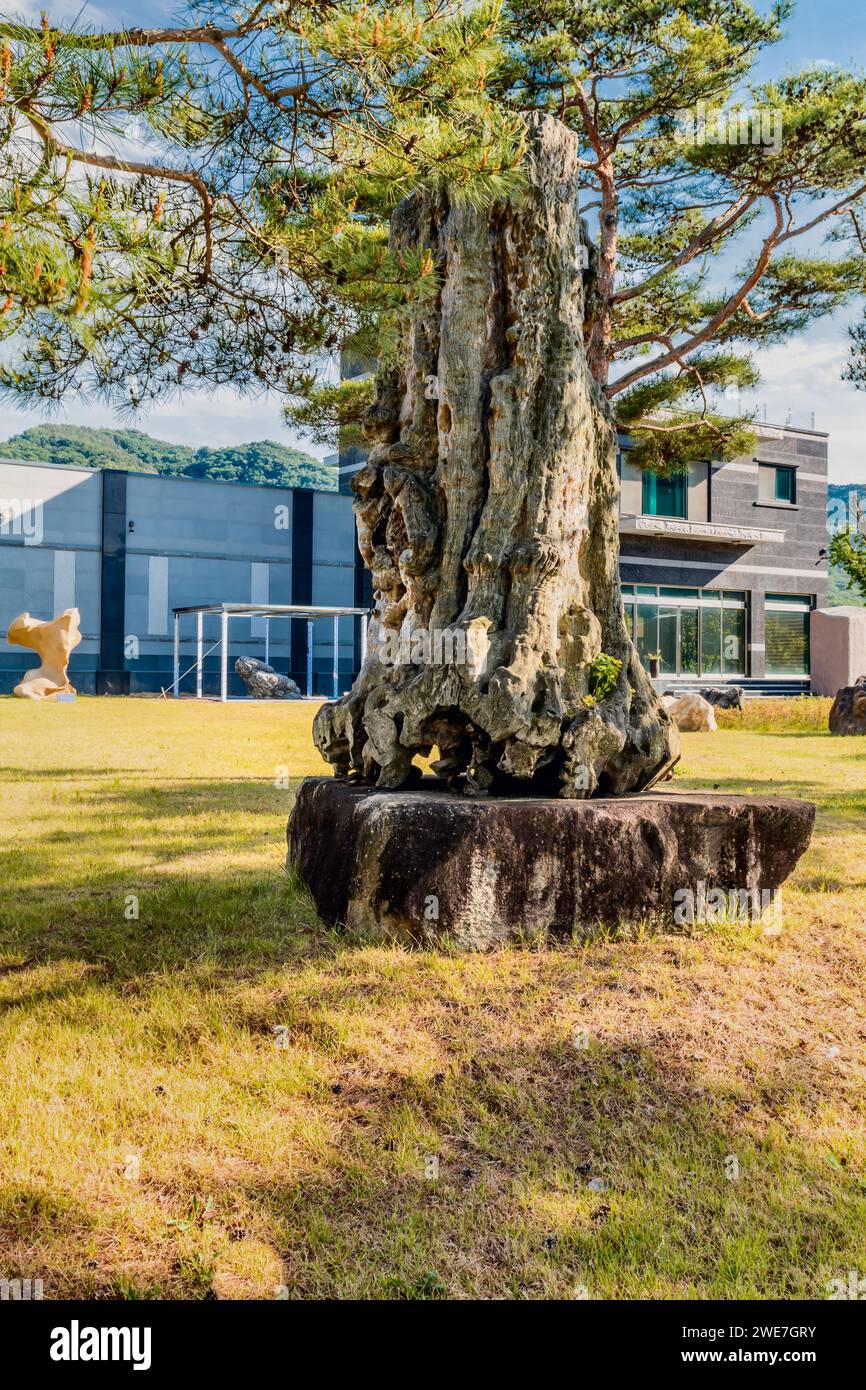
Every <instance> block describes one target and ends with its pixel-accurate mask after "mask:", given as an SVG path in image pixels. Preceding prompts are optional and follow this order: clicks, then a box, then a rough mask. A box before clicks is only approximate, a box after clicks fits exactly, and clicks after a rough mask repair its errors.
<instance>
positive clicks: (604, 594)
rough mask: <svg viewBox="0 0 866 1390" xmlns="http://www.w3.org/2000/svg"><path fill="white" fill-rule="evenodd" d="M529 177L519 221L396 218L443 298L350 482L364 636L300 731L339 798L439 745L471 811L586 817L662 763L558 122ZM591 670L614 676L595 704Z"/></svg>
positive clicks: (391, 385)
mask: <svg viewBox="0 0 866 1390" xmlns="http://www.w3.org/2000/svg"><path fill="white" fill-rule="evenodd" d="M526 173H527V187H526V192H525V194H524V196H522V197H521V198H520V199H519V200H515V201H514V202H512V203H508V204H500V205H497V206H495V207H493V208H492V209H486V210H484V211H483V212H479V211H478V210H476V209H473V208H470V207H468V206H466V205H465V204H457V203H451V202H449V200H448V199H447V197H446V196H445V195H444V194H440V195H425V196H420V195H416V196H413V197H412V198H409V199H407V200H405V201H404V202H403V203H401V204H400V205H399V207H398V208H397V209H396V211H395V213H394V216H393V218H392V229H391V238H392V244H393V245H394V246H395V247H396V248H398V249H400V248H409V247H413V248H424V247H426V248H429V249H430V250H431V251H432V253H433V256H434V259H435V262H436V266H437V270H438V273H439V283H440V291H439V293H438V295H437V297H436V298H435V300H431V301H430V302H429V303H428V304H427V305H426V306H425V308H424V310H423V312H421V313H420V314H419V315H418V316H417V317H416V318H415V319H414V320H413V321H412V322H411V323H410V324H408V325H407V327H406V330H405V342H404V344H403V352H402V354H401V365H400V367H399V369H397V370H388V371H384V370H383V371H380V372H379V374H378V376H377V381H376V400H375V404H374V406H373V407H372V409H371V411H370V413H369V417H368V420H367V423H366V432H367V436H368V439H369V441H370V452H369V456H368V460H367V463H366V465H365V466H364V468H363V469H362V470H361V471H360V472H359V473H358V474H356V475H355V478H354V479H353V486H354V489H355V493H356V500H355V504H354V505H355V512H356V515H357V521H358V538H359V544H360V548H361V553H362V555H363V557H364V560H365V562H366V564H367V565H368V567H369V568H370V570H371V571H372V575H373V585H374V592H375V617H374V619H373V621H372V623H371V629H370V634H369V637H370V640H369V644H368V656H367V660H366V663H365V665H364V668H363V670H362V671H361V673H360V675H359V677H358V679H357V681H356V682H355V685H354V687H353V689H352V691H351V692H350V693H349V694H348V695H347V696H345V697H344V698H343V699H342V700H340V701H338V702H337V703H336V704H332V705H326V706H323V708H322V709H321V710H320V711H319V714H318V716H317V718H316V721H315V726H314V737H315V740H316V744H317V746H318V747H319V749H320V750H321V752H322V753H323V755H324V756H325V757H326V758H327V759H328V761H329V762H331V763H333V764H334V765H335V767H336V770H337V774H338V775H339V776H360V777H363V778H364V779H367V780H371V781H374V782H375V783H376V784H377V785H378V786H380V787H389V788H397V787H401V786H404V785H406V784H407V783H408V782H411V781H413V780H415V778H416V776H417V774H418V769H417V767H416V766H414V765H413V761H412V760H413V758H414V757H415V756H416V755H418V754H424V755H426V754H428V753H429V752H430V750H431V749H432V748H433V747H434V745H435V746H436V747H437V748H438V750H439V757H438V762H436V763H435V764H434V767H435V770H437V771H438V772H439V774H440V776H443V777H445V778H446V779H447V780H448V781H449V782H450V783H451V784H452V785H454V786H455V787H457V788H462V789H463V790H464V791H467V792H470V793H472V792H476V793H477V792H483V791H485V790H488V789H490V790H493V791H507V790H508V789H509V788H512V789H513V788H516V787H518V786H520V787H522V788H523V789H525V790H527V791H529V792H535V793H539V794H550V793H551V792H553V793H558V794H560V795H563V796H574V797H586V796H589V795H592V793H593V792H595V791H599V792H603V793H605V794H608V795H610V794H620V793H624V792H627V791H630V790H634V789H638V788H641V787H644V786H647V785H648V784H649V783H650V782H651V781H652V780H653V779H654V778H655V777H656V776H657V775H658V774H659V772H660V771H661V770H663V769H664V768H665V767H666V766H667V765H668V764H669V763H670V762H671V761H672V759H673V758H674V757H675V756H676V752H677V739H678V735H677V731H676V729H675V728H673V727H672V725H671V723H670V721H669V719H668V717H667V715H666V713H665V711H664V709H663V708H662V706H661V704H660V703H659V701H658V700H657V698H656V696H655V694H654V692H653V689H652V686H651V685H650V682H649V680H648V678H647V676H646V675H645V673H644V671H643V669H642V667H641V665H640V662H639V660H638V657H637V654H636V652H635V650H634V648H633V646H632V644H631V642H630V640H629V638H628V635H627V633H626V630H625V624H624V618H623V611H622V603H621V598H620V588H619V571H618V558H619V534H618V522H617V513H618V483H617V476H616V466H615V449H616V442H615V432H614V429H613V425H612V420H611V416H610V412H609V410H608V407H607V405H606V403H605V401H604V399H603V397H602V395H601V393H600V392H599V389H598V387H597V386H596V384H595V382H594V381H593V379H592V377H591V375H590V372H589V370H588V368H587V362H586V352H585V347H584V343H585V339H586V337H587V333H588V323H589V321H590V319H591V316H592V313H593V292H592V291H593V285H594V283H595V275H596V272H595V266H594V253H593V250H592V248H591V245H590V243H589V239H588V237H587V234H586V230H585V227H584V226H583V225H582V223H581V219H580V216H579V212H578V150H577V141H576V139H575V137H574V136H573V134H572V133H571V132H569V131H568V130H566V128H565V127H564V126H563V125H561V124H560V123H559V122H558V121H556V120H554V119H553V118H551V117H543V118H539V119H537V120H536V121H535V123H534V124H533V126H532V127H531V129H530V138H529V141H528V147H527V155H526ZM400 633H402V636H403V646H402V659H398V660H395V659H394V655H395V653H394V645H393V644H394V642H395V641H396V638H397V635H398V634H400ZM419 635H420V637H421V638H422V639H424V638H426V639H427V640H426V642H425V641H423V640H422V641H420V642H418V641H417V639H418V637H419ZM410 636H411V637H412V638H414V639H416V640H415V642H414V643H410V640H409V639H410ZM601 652H604V653H606V654H608V655H610V656H612V657H615V658H617V659H618V660H620V661H621V662H622V669H621V672H620V676H619V680H618V682H617V684H616V688H615V689H614V690H613V691H612V692H611V693H610V694H609V695H608V696H607V697H606V698H605V699H603V700H601V701H598V702H593V701H592V699H588V698H587V697H588V696H589V695H590V689H589V686H590V671H589V668H590V663H591V662H592V660H593V658H595V657H596V656H598V654H599V653H601ZM398 655H400V653H399V652H398ZM413 657H414V658H415V659H413ZM455 658H456V659H455ZM463 658H465V659H463Z"/></svg>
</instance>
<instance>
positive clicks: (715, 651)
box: [701, 608, 722, 676]
mask: <svg viewBox="0 0 866 1390" xmlns="http://www.w3.org/2000/svg"><path fill="white" fill-rule="evenodd" d="M721 673H722V610H721V608H704V609H702V610H701V675H702V676H703V675H710V676H717V675H719V676H720V675H721Z"/></svg>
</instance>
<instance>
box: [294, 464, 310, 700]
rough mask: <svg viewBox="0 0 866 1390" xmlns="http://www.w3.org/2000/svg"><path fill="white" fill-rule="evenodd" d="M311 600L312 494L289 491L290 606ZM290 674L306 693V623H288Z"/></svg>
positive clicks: (303, 621)
mask: <svg viewBox="0 0 866 1390" xmlns="http://www.w3.org/2000/svg"><path fill="white" fill-rule="evenodd" d="M312 601H313V492H312V491H311V490H310V489H309V488H293V489H292V603H312ZM291 667H292V668H291V672H290V675H291V677H292V680H293V681H297V683H298V685H299V686H300V687H301V690H302V691H303V693H304V694H305V695H306V693H307V622H306V619H305V618H299V619H296V620H294V621H293V622H292V658H291Z"/></svg>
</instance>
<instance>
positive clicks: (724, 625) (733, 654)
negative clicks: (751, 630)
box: [622, 584, 747, 676]
mask: <svg viewBox="0 0 866 1390" xmlns="http://www.w3.org/2000/svg"><path fill="white" fill-rule="evenodd" d="M622 601H623V604H624V606H625V614H626V625H627V628H628V632H629V635H630V636H631V638H632V641H633V642H634V644H635V646H636V647H637V650H638V655H639V656H640V658H641V661H643V663H644V664H645V665H647V664H648V662H649V658H650V656H651V655H655V653H656V652H658V653H659V654H660V656H661V673H662V675H666V676H676V675H679V676H701V675H705V676H720V675H726V676H744V675H745V674H746V650H747V647H746V632H747V623H746V594H745V593H744V592H743V591H742V590H737V591H734V590H725V591H724V592H722V590H720V589H688V588H679V587H674V586H670V585H662V586H660V587H659V586H658V585H653V584H624V585H623V586H622Z"/></svg>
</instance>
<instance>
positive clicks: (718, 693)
mask: <svg viewBox="0 0 866 1390" xmlns="http://www.w3.org/2000/svg"><path fill="white" fill-rule="evenodd" d="M744 695H745V691H744V690H743V687H742V686H741V685H708V686H706V687H705V688H704V689H702V690H701V698H702V699H704V700H706V701H707V702H708V703H709V704H711V705H715V707H716V709H742V708H743V696H744Z"/></svg>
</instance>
